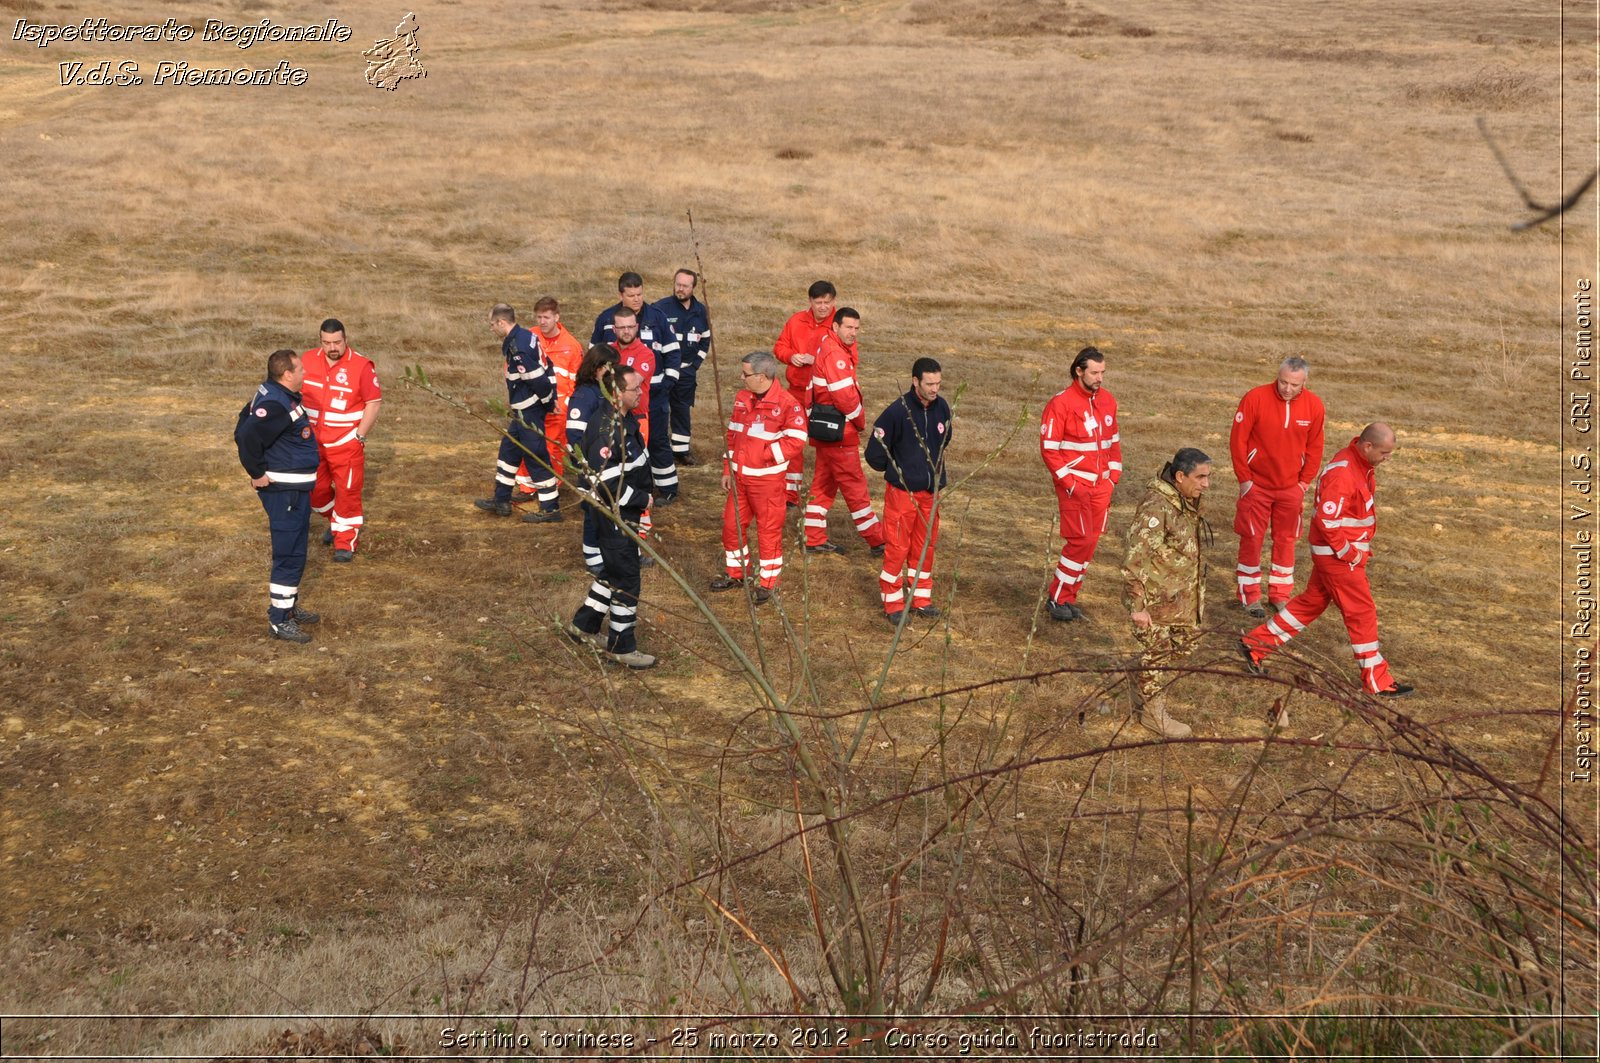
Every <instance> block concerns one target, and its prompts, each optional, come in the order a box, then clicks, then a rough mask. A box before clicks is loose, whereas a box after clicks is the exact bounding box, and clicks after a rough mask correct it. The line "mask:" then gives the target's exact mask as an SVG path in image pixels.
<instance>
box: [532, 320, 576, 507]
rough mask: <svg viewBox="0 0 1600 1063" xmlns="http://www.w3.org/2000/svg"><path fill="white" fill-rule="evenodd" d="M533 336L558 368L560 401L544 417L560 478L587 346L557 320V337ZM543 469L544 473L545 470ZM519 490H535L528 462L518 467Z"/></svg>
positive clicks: (536, 334) (554, 466)
mask: <svg viewBox="0 0 1600 1063" xmlns="http://www.w3.org/2000/svg"><path fill="white" fill-rule="evenodd" d="M533 335H534V338H535V339H537V340H538V341H539V347H540V349H541V350H543V351H544V356H545V357H546V358H548V359H549V360H550V368H551V369H553V370H555V378H556V404H555V407H554V408H553V409H552V410H551V411H550V414H549V416H547V417H546V418H545V419H544V437H545V439H547V440H549V441H550V468H551V470H552V471H554V472H555V474H556V477H557V478H558V479H559V478H560V476H561V470H562V468H563V465H562V459H563V458H564V457H566V449H567V448H566V447H565V446H564V445H563V442H562V441H564V440H565V439H566V438H567V400H568V399H570V398H571V397H572V389H573V388H575V387H577V386H578V365H579V364H580V363H581V362H582V361H583V345H582V344H581V343H579V342H578V341H577V339H576V338H575V337H574V336H573V335H572V333H570V332H568V331H567V327H566V326H565V325H563V324H561V323H560V322H557V323H556V334H555V337H554V338H551V337H549V336H546V335H545V334H544V333H543V332H537V331H536V332H534V334H533ZM539 471H540V472H541V473H543V472H544V470H543V469H541V470H539ZM517 490H519V491H524V492H526V491H532V490H533V477H531V476H529V475H528V464H527V462H523V463H522V464H521V465H519V466H518V467H517Z"/></svg>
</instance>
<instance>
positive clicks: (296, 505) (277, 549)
mask: <svg viewBox="0 0 1600 1063" xmlns="http://www.w3.org/2000/svg"><path fill="white" fill-rule="evenodd" d="M256 494H258V495H260V496H261V508H263V509H265V510H266V511H267V527H268V528H270V529H271V530H272V580H271V582H270V583H269V584H268V586H267V600H268V605H267V619H268V620H269V621H271V622H272V623H274V624H281V623H283V622H284V621H285V620H287V619H289V617H290V616H291V615H293V613H294V603H295V599H297V598H299V596H300V577H301V576H303V575H305V571H306V539H307V537H308V536H309V534H310V531H311V492H310V491H275V490H266V491H257V492H256Z"/></svg>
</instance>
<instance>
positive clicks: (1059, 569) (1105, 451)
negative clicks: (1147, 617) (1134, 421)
mask: <svg viewBox="0 0 1600 1063" xmlns="http://www.w3.org/2000/svg"><path fill="white" fill-rule="evenodd" d="M1071 371H1072V385H1071V386H1070V387H1068V388H1067V389H1066V390H1065V391H1062V392H1060V393H1059V394H1057V395H1056V396H1055V397H1054V398H1052V399H1051V400H1050V401H1049V402H1047V403H1046V404H1045V407H1044V416H1043V417H1042V418H1041V419H1040V422H1039V455H1040V457H1042V458H1043V459H1044V464H1045V468H1047V469H1049V470H1050V482H1051V484H1052V485H1053V486H1054V487H1055V489H1056V504H1057V507H1058V508H1059V510H1060V516H1061V540H1062V542H1061V557H1060V559H1059V560H1058V561H1057V562H1056V571H1055V575H1054V577H1052V578H1051V580H1050V616H1051V618H1052V619H1055V620H1063V621H1070V620H1082V619H1083V618H1084V616H1083V610H1081V609H1079V608H1078V606H1077V601H1078V592H1079V591H1080V590H1081V589H1082V588H1083V577H1084V574H1085V572H1087V570H1088V568H1089V561H1090V560H1091V559H1092V558H1093V557H1094V548H1095V546H1096V544H1098V543H1099V542H1100V536H1101V535H1102V534H1103V533H1104V532H1105V530H1106V521H1107V519H1108V518H1109V516H1110V513H1111V492H1112V491H1114V490H1115V489H1116V486H1117V481H1118V480H1120V479H1122V433H1121V430H1120V429H1119V427H1118V425H1117V400H1116V399H1115V398H1113V397H1112V396H1111V392H1109V391H1107V390H1106V389H1105V386H1104V385H1105V376H1106V356H1105V355H1103V354H1101V353H1100V351H1099V350H1097V349H1096V348H1094V347H1085V348H1084V349H1083V350H1081V351H1079V352H1078V355H1077V357H1076V358H1074V359H1073V360H1072V370H1071Z"/></svg>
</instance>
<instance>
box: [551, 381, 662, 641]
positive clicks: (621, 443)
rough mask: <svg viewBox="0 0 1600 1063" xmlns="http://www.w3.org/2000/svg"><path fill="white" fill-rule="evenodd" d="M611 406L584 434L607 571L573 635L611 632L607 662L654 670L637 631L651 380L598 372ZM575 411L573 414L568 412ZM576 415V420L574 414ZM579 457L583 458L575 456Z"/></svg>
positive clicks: (575, 621) (585, 465) (586, 473)
mask: <svg viewBox="0 0 1600 1063" xmlns="http://www.w3.org/2000/svg"><path fill="white" fill-rule="evenodd" d="M597 383H598V386H599V388H600V391H601V393H602V394H603V395H604V396H605V399H606V401H605V403H604V404H603V405H601V407H600V408H599V410H598V411H597V412H596V413H595V414H594V418H593V420H592V421H591V422H590V423H589V426H588V430H587V431H586V432H585V433H584V438H583V447H582V450H581V454H582V462H581V463H577V467H578V468H579V469H581V470H582V471H583V478H584V486H585V489H586V490H587V491H588V492H589V493H590V494H591V495H592V496H593V497H594V501H593V502H591V503H590V506H591V507H593V508H595V509H596V510H597V511H596V512H595V514H594V528H595V534H596V539H597V547H598V549H599V551H600V572H599V573H598V574H597V575H596V577H595V580H594V582H593V583H592V584H590V586H589V591H588V594H587V595H585V597H584V600H583V604H582V605H580V606H579V607H578V611H577V612H576V613H574V614H573V617H572V623H571V624H569V625H568V627H567V634H568V635H569V636H570V637H571V638H573V639H574V640H575V641H579V642H582V641H590V640H592V641H598V640H599V638H600V632H601V628H602V625H605V627H606V634H605V655H606V657H607V658H609V659H610V660H613V661H615V662H617V663H618V664H622V665H626V666H627V667H629V668H652V667H654V666H655V663H656V659H655V657H654V656H652V655H651V654H648V653H642V652H640V650H639V645H638V639H637V636H636V634H635V630H634V628H635V625H636V623H637V620H638V610H639V589H640V580H639V544H638V543H637V542H636V541H635V540H634V539H632V538H630V537H629V536H628V534H627V532H626V531H624V530H623V528H624V527H627V528H631V529H632V530H633V531H634V533H635V534H637V533H638V530H639V518H640V516H641V515H642V514H643V513H644V508H645V506H646V505H648V504H649V502H650V471H649V469H647V468H646V467H645V461H646V458H645V449H644V439H643V438H642V436H641V434H640V432H639V417H638V415H637V414H635V413H633V412H632V411H633V407H634V406H635V405H636V404H637V403H638V401H639V398H640V393H641V392H642V391H643V390H644V381H643V377H642V376H641V374H640V373H639V372H638V370H635V369H630V368H627V367H625V366H620V365H614V364H613V365H605V366H603V367H602V368H601V369H600V370H599V373H598V380H597ZM568 409H569V411H570V409H571V407H570V405H569V406H568ZM569 415H570V414H569ZM575 456H576V455H575Z"/></svg>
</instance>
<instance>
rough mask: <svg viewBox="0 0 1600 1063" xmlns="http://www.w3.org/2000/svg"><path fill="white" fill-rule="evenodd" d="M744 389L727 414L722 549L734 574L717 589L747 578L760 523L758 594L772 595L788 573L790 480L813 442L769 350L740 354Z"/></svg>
mask: <svg viewBox="0 0 1600 1063" xmlns="http://www.w3.org/2000/svg"><path fill="white" fill-rule="evenodd" d="M739 376H740V377H741V378H742V379H743V381H744V389H743V390H742V391H740V392H739V394H738V396H737V397H735V398H734V400H733V413H732V414H731V415H730V417H729V419H728V449H727V451H726V452H725V457H724V459H723V465H722V489H723V490H724V491H726V492H728V501H727V504H726V505H725V506H724V507H723V511H722V548H723V552H724V559H725V560H726V562H727V574H726V575H724V576H719V577H717V578H716V579H714V580H712V581H711V589H712V590H714V591H726V590H732V589H733V588H735V587H742V586H744V584H745V578H746V576H745V573H746V570H747V568H748V567H749V563H750V542H749V540H748V539H747V538H746V530H747V529H748V528H749V526H750V522H751V521H752V520H754V521H755V524H756V549H757V551H758V561H759V572H760V586H759V587H758V588H756V589H755V590H754V591H753V592H752V594H753V597H754V599H755V601H756V602H757V603H760V602H764V601H766V600H767V599H768V598H769V597H771V595H772V591H773V589H774V588H776V587H777V585H778V577H779V576H780V575H782V573H783V518H784V508H785V507H784V481H783V476H784V473H786V472H787V471H788V470H789V469H791V468H792V467H794V466H795V465H797V464H799V462H800V460H801V455H802V454H804V453H805V446H806V415H805V411H804V410H802V409H801V408H800V404H799V403H798V402H796V401H795V400H794V396H793V395H791V394H789V392H788V391H786V390H785V389H783V388H781V387H779V386H778V384H777V378H778V360H777V359H776V358H774V357H773V356H772V355H771V354H769V353H768V352H766V351H752V352H751V353H749V354H747V355H745V356H744V357H743V358H742V359H740V363H739Z"/></svg>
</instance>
